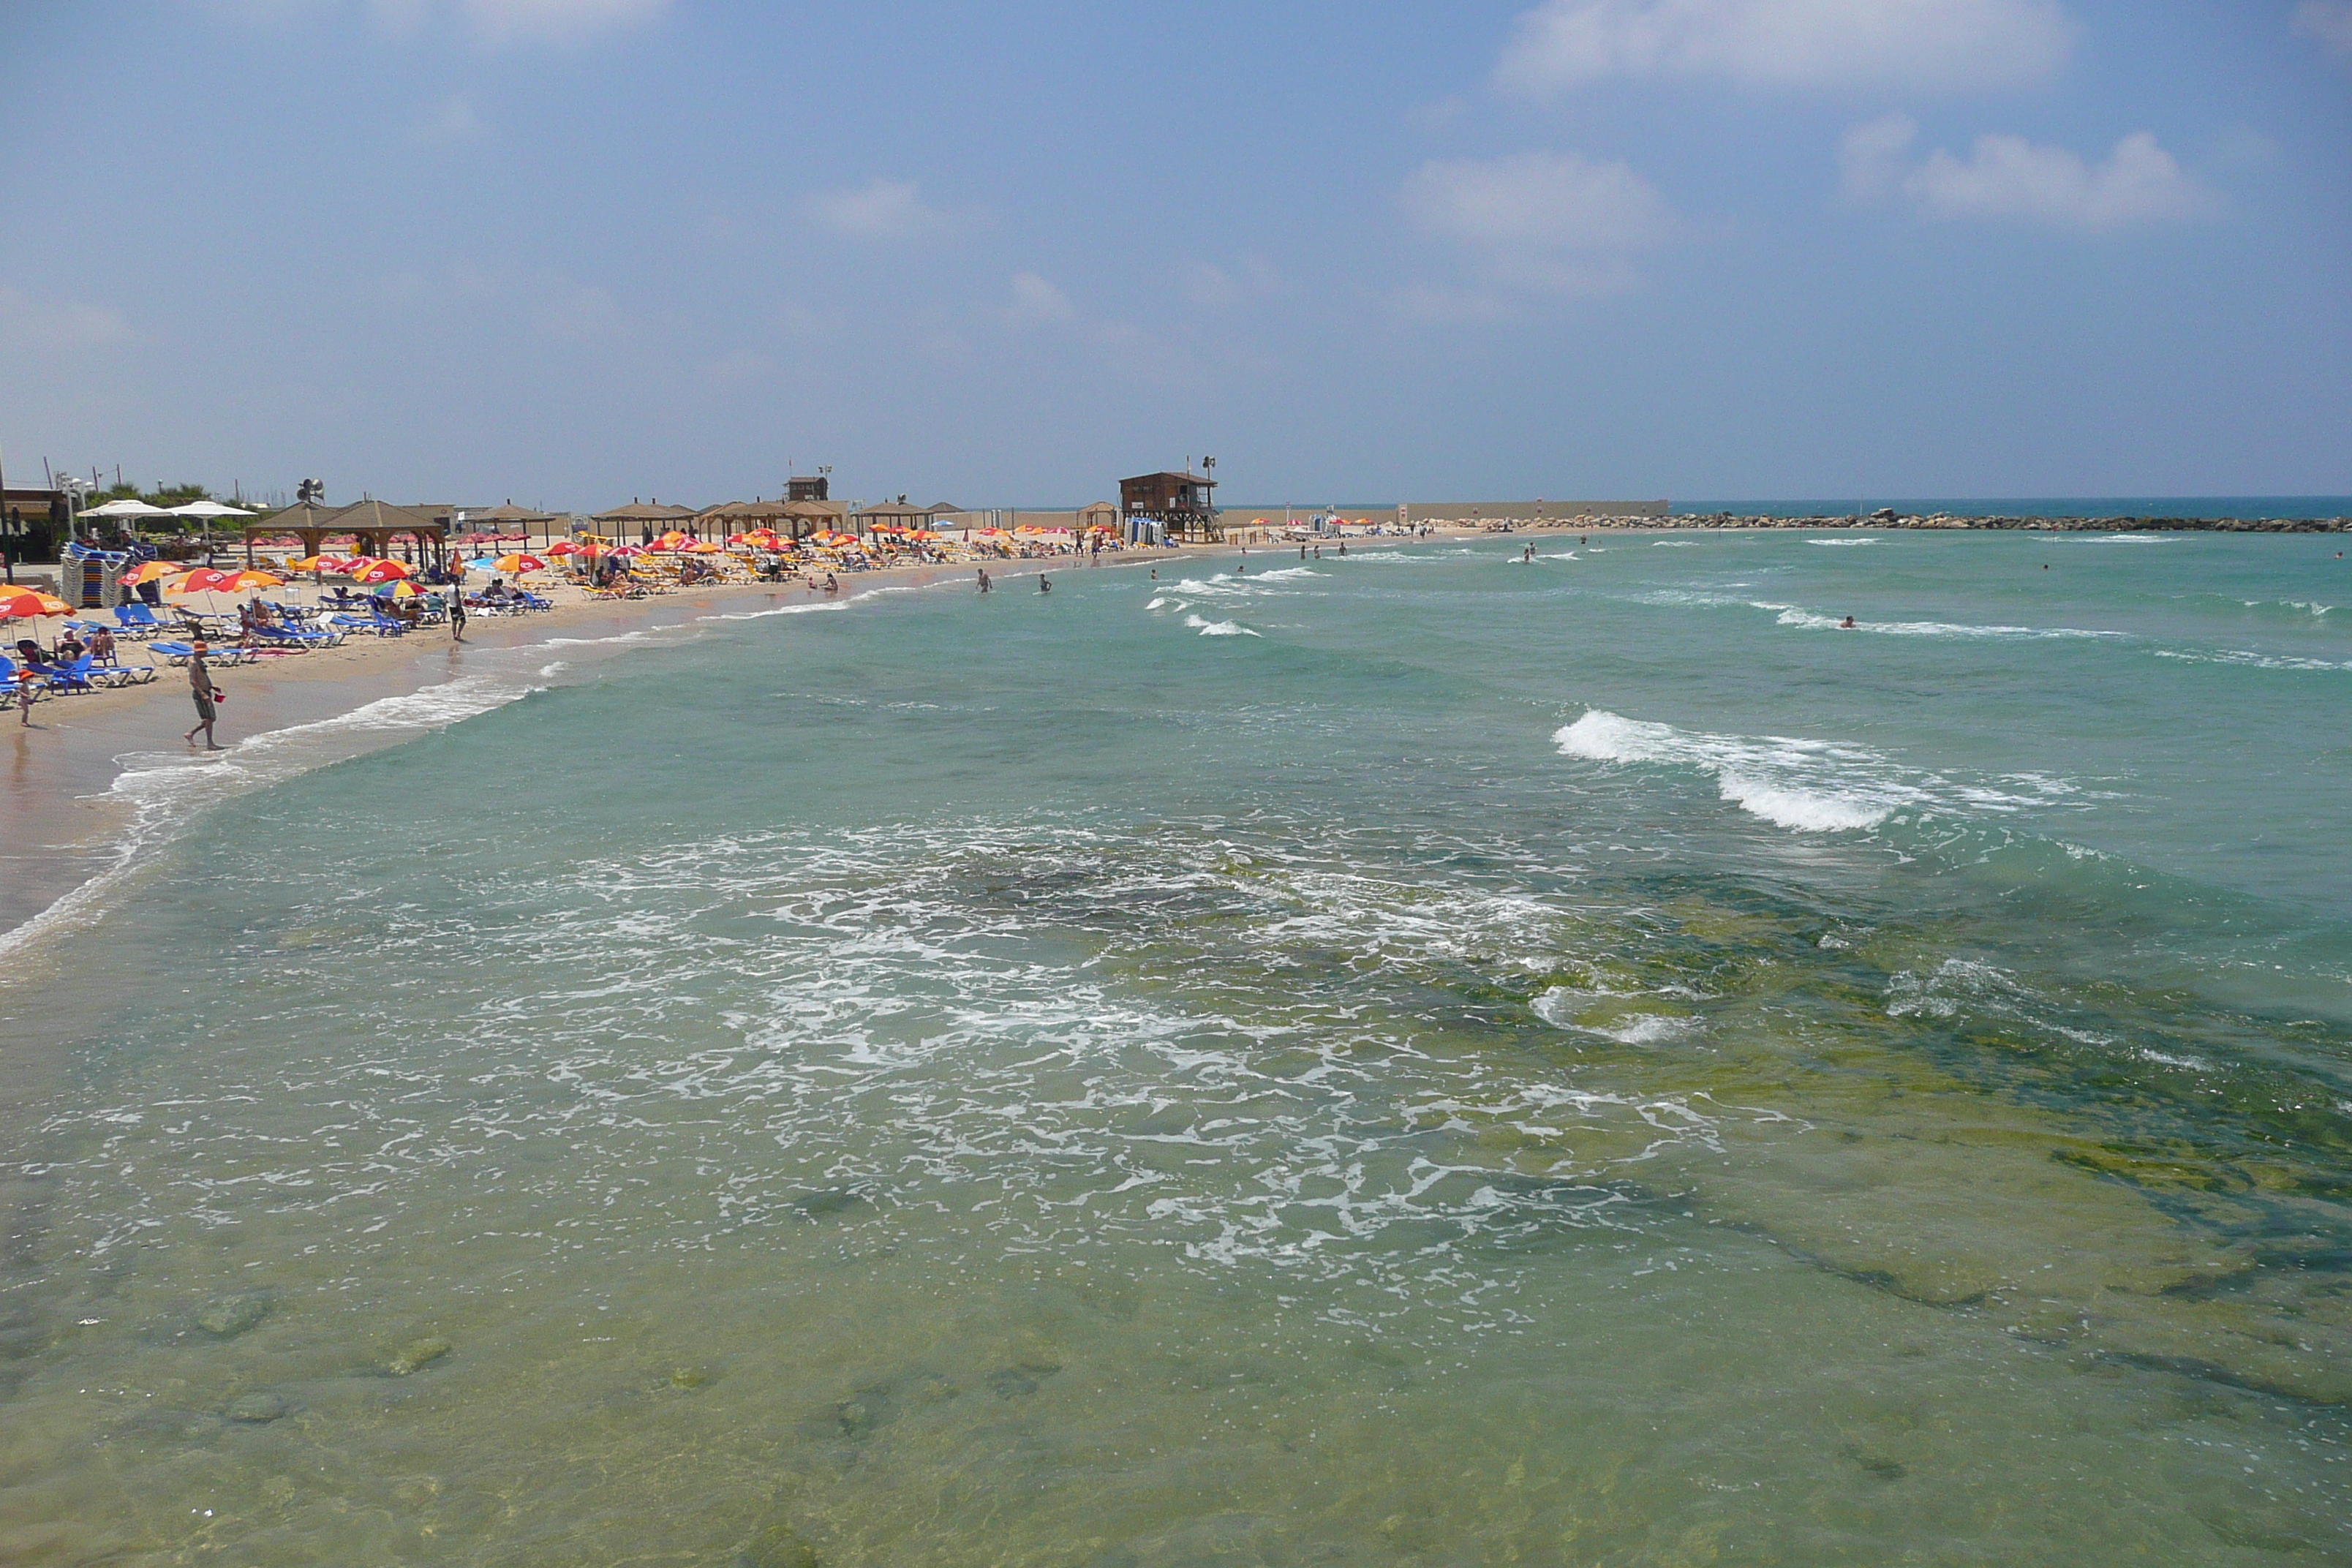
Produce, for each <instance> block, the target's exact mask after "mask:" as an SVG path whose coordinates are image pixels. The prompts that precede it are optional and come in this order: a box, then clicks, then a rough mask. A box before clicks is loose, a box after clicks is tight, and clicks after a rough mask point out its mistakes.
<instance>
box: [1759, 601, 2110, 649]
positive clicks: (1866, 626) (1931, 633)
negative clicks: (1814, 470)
mask: <svg viewBox="0 0 2352 1568" xmlns="http://www.w3.org/2000/svg"><path fill="white" fill-rule="evenodd" d="M1751 603H1752V602H1751ZM1753 607H1754V608H1756V609H1759V610H1779V611H1780V625H1782V626H1797V627H1800V628H1801V629H1803V630H1805V631H1836V630H1839V629H1841V628H1840V625H1839V619H1840V618H1839V617H1838V616H1823V615H1817V614H1815V613H1814V612H1813V611H1811V610H1801V609H1796V608H1794V607H1792V606H1784V605H1765V604H1753ZM1843 629H1844V630H1848V631H1857V632H1875V633H1877V634H1878V635H1879V636H1881V637H1993V638H2001V639H2006V640H2010V641H2027V640H2035V639H2041V638H2077V637H2087V638H2095V637H2113V638H2123V637H2129V636H2130V634H2129V633H2128V632H2096V631H2084V630H2081V629H2080V628H2078V627H2074V626H1964V625H1960V624H1958V623H1955V622H1951V621H1865V620H1861V619H1859V618H1857V619H1856V620H1855V623H1854V624H1853V626H1847V627H1844V628H1843Z"/></svg>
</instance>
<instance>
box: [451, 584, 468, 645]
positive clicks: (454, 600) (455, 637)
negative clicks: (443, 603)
mask: <svg viewBox="0 0 2352 1568" xmlns="http://www.w3.org/2000/svg"><path fill="white" fill-rule="evenodd" d="M449 640H450V641H451V642H464V641H465V640H466V590H465V587H464V585H463V584H460V585H458V586H457V587H455V588H452V589H450V590H449Z"/></svg>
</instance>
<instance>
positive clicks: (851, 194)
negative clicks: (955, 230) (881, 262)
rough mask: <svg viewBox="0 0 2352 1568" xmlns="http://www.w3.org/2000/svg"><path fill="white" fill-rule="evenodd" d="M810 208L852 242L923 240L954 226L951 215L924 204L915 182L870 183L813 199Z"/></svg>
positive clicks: (812, 213)
mask: <svg viewBox="0 0 2352 1568" xmlns="http://www.w3.org/2000/svg"><path fill="white" fill-rule="evenodd" d="M808 206H809V214H810V216H813V217H814V218H815V219H816V221H817V222H818V223H820V224H822V225H824V226H825V227H826V228H829V229H831V230H832V231H833V232H834V233H835V234H837V235H841V236H843V237H845V238H849V239H919V238H922V237H925V236H928V235H936V234H944V233H946V232H947V230H948V229H949V228H950V227H951V226H952V224H951V222H950V219H949V217H948V215H947V214H945V213H943V212H940V211H939V210H938V209H937V208H934V207H929V206H925V205H923V200H922V187H920V186H919V185H917V184H915V183H914V182H913V181H912V180H881V179H877V180H873V181H869V182H868V183H867V184H865V185H864V186H862V187H860V188H859V189H857V190H854V191H831V192H827V193H825V194H824V195H816V196H812V197H810V198H809V204H808Z"/></svg>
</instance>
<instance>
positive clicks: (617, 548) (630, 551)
mask: <svg viewBox="0 0 2352 1568" xmlns="http://www.w3.org/2000/svg"><path fill="white" fill-rule="evenodd" d="M645 552H646V547H645V546H644V545H642V544H615V545H614V546H613V548H612V549H610V550H607V551H605V552H604V553H605V554H607V555H618V556H620V557H621V558H622V559H624V560H626V559H627V558H628V557H630V556H632V555H643V554H644V553H645Z"/></svg>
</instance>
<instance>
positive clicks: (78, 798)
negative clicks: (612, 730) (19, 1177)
mask: <svg viewBox="0 0 2352 1568" xmlns="http://www.w3.org/2000/svg"><path fill="white" fill-rule="evenodd" d="M1244 548H1246V547H1241V546H1234V545H1190V546H1184V547H1181V549H1180V550H1179V551H1175V552H1160V551H1154V552H1150V553H1139V554H1136V555H1133V556H1128V557H1126V558H1123V559H1118V560H1113V561H1108V562H1105V563H1102V567H1100V568H1098V567H1096V566H1093V565H1090V564H1088V563H1087V562H1085V561H1084V560H1080V559H1076V558H1067V557H1055V558H1026V559H1013V560H1006V561H1003V562H996V563H988V570H989V573H990V574H991V576H992V578H994V579H995V580H996V581H999V582H1003V581H1005V580H1007V579H1011V578H1021V577H1028V576H1034V575H1036V574H1039V573H1041V572H1043V573H1049V574H1059V573H1064V572H1083V571H1094V570H1098V569H1103V568H1108V569H1112V570H1118V569H1121V568H1127V567H1133V566H1139V565H1140V566H1150V565H1153V564H1159V563H1171V562H1172V563H1186V562H1190V561H1194V560H1201V559H1209V558H1214V557H1218V556H1222V555H1229V554H1234V553H1235V552H1237V551H1238V550H1240V549H1244ZM972 570H973V568H972V567H971V566H970V565H968V564H964V563H953V564H947V563H930V564H920V565H916V564H908V565H901V566H888V567H881V568H877V569H876V570H873V571H869V572H861V573H858V574H856V575H855V576H853V577H851V578H850V579H849V580H848V581H846V582H845V583H843V584H842V587H841V593H840V595H839V596H838V597H837V598H835V599H833V600H832V601H831V602H832V603H834V604H836V605H840V606H842V607H846V606H848V605H852V604H855V603H856V601H857V600H859V599H861V598H864V597H866V596H867V595H870V594H873V593H876V592H877V591H880V590H882V589H885V588H887V589H891V590H894V591H903V590H906V589H909V588H929V587H933V586H937V585H940V584H944V583H947V582H950V581H954V582H961V583H963V584H967V585H968V584H970V583H971V576H970V574H971V571H972ZM293 586H303V587H308V586H309V585H308V584H291V583H289V587H293ZM541 591H542V592H544V589H543V588H542V589H541ZM763 600H764V601H769V602H772V603H773V604H776V605H782V604H784V603H786V602H791V603H800V604H808V605H813V606H814V605H823V604H825V603H826V602H827V600H828V595H824V594H823V593H822V592H812V591H811V590H810V589H809V588H808V587H807V586H806V585H805V584H804V583H803V582H800V581H793V582H787V583H726V584H710V585H708V586H697V587H686V588H677V589H674V590H672V591H670V592H668V593H667V594H657V595H651V596H649V597H646V598H643V599H625V600H592V599H588V598H585V597H580V596H572V595H567V596H565V597H563V598H561V599H559V600H558V602H557V604H556V606H555V607H554V608H553V609H551V610H544V611H538V612H533V613H531V614H529V615H523V616H474V617H472V618H470V619H468V620H467V623H466V640H465V641H464V642H463V643H458V642H456V641H454V640H452V639H451V637H449V634H448V628H447V626H446V625H444V626H427V627H424V628H421V629H419V630H417V631H414V632H410V633H408V634H406V635H405V636H403V637H352V638H349V639H347V640H346V641H344V642H343V644H342V645H341V646H340V647H329V648H316V649H312V650H310V651H309V652H305V653H300V654H293V655H284V656H278V657H270V658H262V659H259V660H257V661H256V662H255V663H252V664H249V665H237V666H226V667H222V668H217V669H216V670H215V678H216V679H217V680H218V681H219V683H220V686H221V688H222V689H223V690H225V691H226V692H227V693H228V694H229V700H228V701H227V702H226V704H224V705H223V707H222V710H221V721H220V729H219V731H218V733H219V734H220V737H221V740H222V742H223V749H222V750H221V751H220V752H216V753H215V752H202V751H198V750H196V749H194V748H193V747H190V746H188V745H186V744H185V742H184V740H183V738H182V737H183V734H184V731H185V730H186V728H187V727H188V726H189V725H190V723H192V722H193V721H194V711H193V710H192V708H191V706H190V703H189V700H188V688H187V681H186V678H185V675H184V671H183V670H181V669H179V668H175V667H173V666H171V665H165V664H158V665H156V667H155V670H156V674H155V679H153V680H152V681H151V682H147V683H144V684H142V685H138V686H129V687H119V688H105V689H100V690H97V691H93V692H84V693H80V694H78V695H75V696H70V697H57V698H51V699H48V700H44V701H42V702H40V703H38V704H37V705H36V706H35V707H34V709H33V714H32V717H33V725H32V727H31V728H29V729H27V728H26V727H24V726H21V725H19V724H17V723H16V722H15V721H14V714H13V709H12V710H11V712H10V714H8V715H5V716H0V717H5V719H6V720H7V722H6V726H5V728H6V733H7V734H8V736H9V745H10V747H11V748H12V751H11V754H10V756H9V757H8V759H7V776H6V784H5V791H6V799H7V801H8V812H9V826H10V831H9V835H8V845H7V847H6V849H5V851H0V955H6V956H9V957H12V958H13V957H16V956H18V955H19V954H20V953H21V952H22V950H23V948H24V946H25V945H26V942H27V940H28V937H29V928H32V927H34V926H36V925H37V924H38V925H40V926H42V927H43V928H45V929H46V928H47V927H48V926H50V925H53V924H67V925H69V924H71V923H73V916H74V915H75V914H76V913H77V910H76V909H75V908H74V904H75V901H76V900H78V899H79V898H80V897H81V896H82V895H84V894H85V893H87V892H88V891H89V889H93V888H94V887H95V886H97V885H98V884H99V883H100V882H101V881H105V880H108V879H111V878H112V877H114V876H116V875H118V874H129V873H131V872H133V871H135V869H136V866H135V860H136V858H137V856H138V855H139V853H140V851H141V850H142V848H143V847H144V844H145V840H144V837H143V835H142V834H141V832H140V831H139V830H140V826H141V820H140V805H139V803H138V802H136V801H134V800H132V799H131V798H128V797H127V796H126V795H124V793H123V791H122V789H121V785H122V784H123V783H124V782H125V781H126V780H127V779H129V778H130V777H131V774H132V773H134V772H135V771H138V770H137V769H136V766H135V764H136V763H137V762H138V761H139V760H141V759H157V765H158V766H159V767H172V766H178V767H184V768H203V767H205V766H206V765H207V763H208V762H209V761H211V760H213V759H215V758H216V759H217V760H218V761H219V762H222V763H231V762H234V761H236V760H237V759H238V757H239V753H240V752H249V750H250V749H251V748H252V747H253V746H254V745H255V743H257V742H263V743H267V742H272V741H275V740H278V739H279V738H283V737H285V736H288V735H289V734H290V733H293V732H295V731H301V730H304V729H307V728H310V727H312V726H324V725H331V724H333V723H335V722H336V721H341V720H346V719H349V718H351V717H352V716H353V715H355V714H358V713H359V712H360V710H362V709H365V708H367V707H368V706H369V705H371V704H373V703H379V702H383V701H385V700H388V699H398V698H404V697H413V696H415V695H416V694H418V693H421V692H425V691H429V690H431V689H435V688H437V687H444V686H448V685H451V684H453V683H455V682H457V681H458V680H461V679H465V678H466V677H467V676H468V675H473V674H480V675H485V676H487V675H488V674H490V673H492V669H491V667H492V665H493V664H494V661H496V660H497V659H498V658H499V656H500V655H502V654H510V653H511V652H512V651H514V650H519V649H529V648H533V647H544V646H545V645H547V644H549V643H550V642H553V641H557V640H559V639H560V640H561V641H562V643H563V644H564V645H565V646H564V647H563V648H562V663H564V664H568V665H575V666H576V665H578V664H581V663H583V662H586V661H590V660H593V661H598V662H601V660H602V659H603V658H610V657H613V656H614V655H616V654H618V653H620V652H622V651H624V650H625V648H626V647H627V646H628V645H627V644H626V643H625V642H621V641H619V640H617V639H620V638H623V637H631V636H633V635H635V634H639V633H644V632H649V631H657V630H660V629H663V628H666V627H669V626H686V625H690V624H691V623H692V622H694V621H696V620H698V619H700V618H701V617H703V616H709V615H712V614H714V613H723V612H724V611H726V610H728V609H730V608H731V607H734V606H738V605H745V604H748V603H751V602H755V601H763ZM605 639H614V642H613V646H612V647H610V648H609V649H608V650H604V651H603V652H601V653H600V652H598V651H595V650H593V644H594V643H596V642H599V641H604V640H605ZM142 647H143V645H142V644H139V643H135V642H129V641H125V642H123V643H121V645H120V653H121V657H123V658H125V660H126V662H130V663H132V664H136V663H137V662H138V659H139V655H140V651H141V649H142ZM429 722H430V721H419V724H418V725H414V726H401V727H393V726H387V727H386V728H384V729H383V730H381V731H354V732H353V733H354V736H355V737H356V738H359V742H360V743H358V744H356V745H353V746H352V747H351V748H350V749H349V750H347V751H344V752H342V753H341V756H354V755H358V754H360V753H361V752H365V751H371V750H374V749H376V748H377V747H378V746H382V745H389V744H396V743H398V742H399V741H401V740H402V739H404V738H406V737H407V736H409V735H412V734H414V733H415V731H416V728H418V727H422V726H423V725H424V724H425V723H429ZM371 740H372V742H373V743H370V742H371ZM330 760H341V757H333V758H323V757H322V758H321V759H320V762H325V761H330ZM312 765H317V764H316V763H314V764H312ZM95 918H102V915H100V916H97V917H95Z"/></svg>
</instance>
